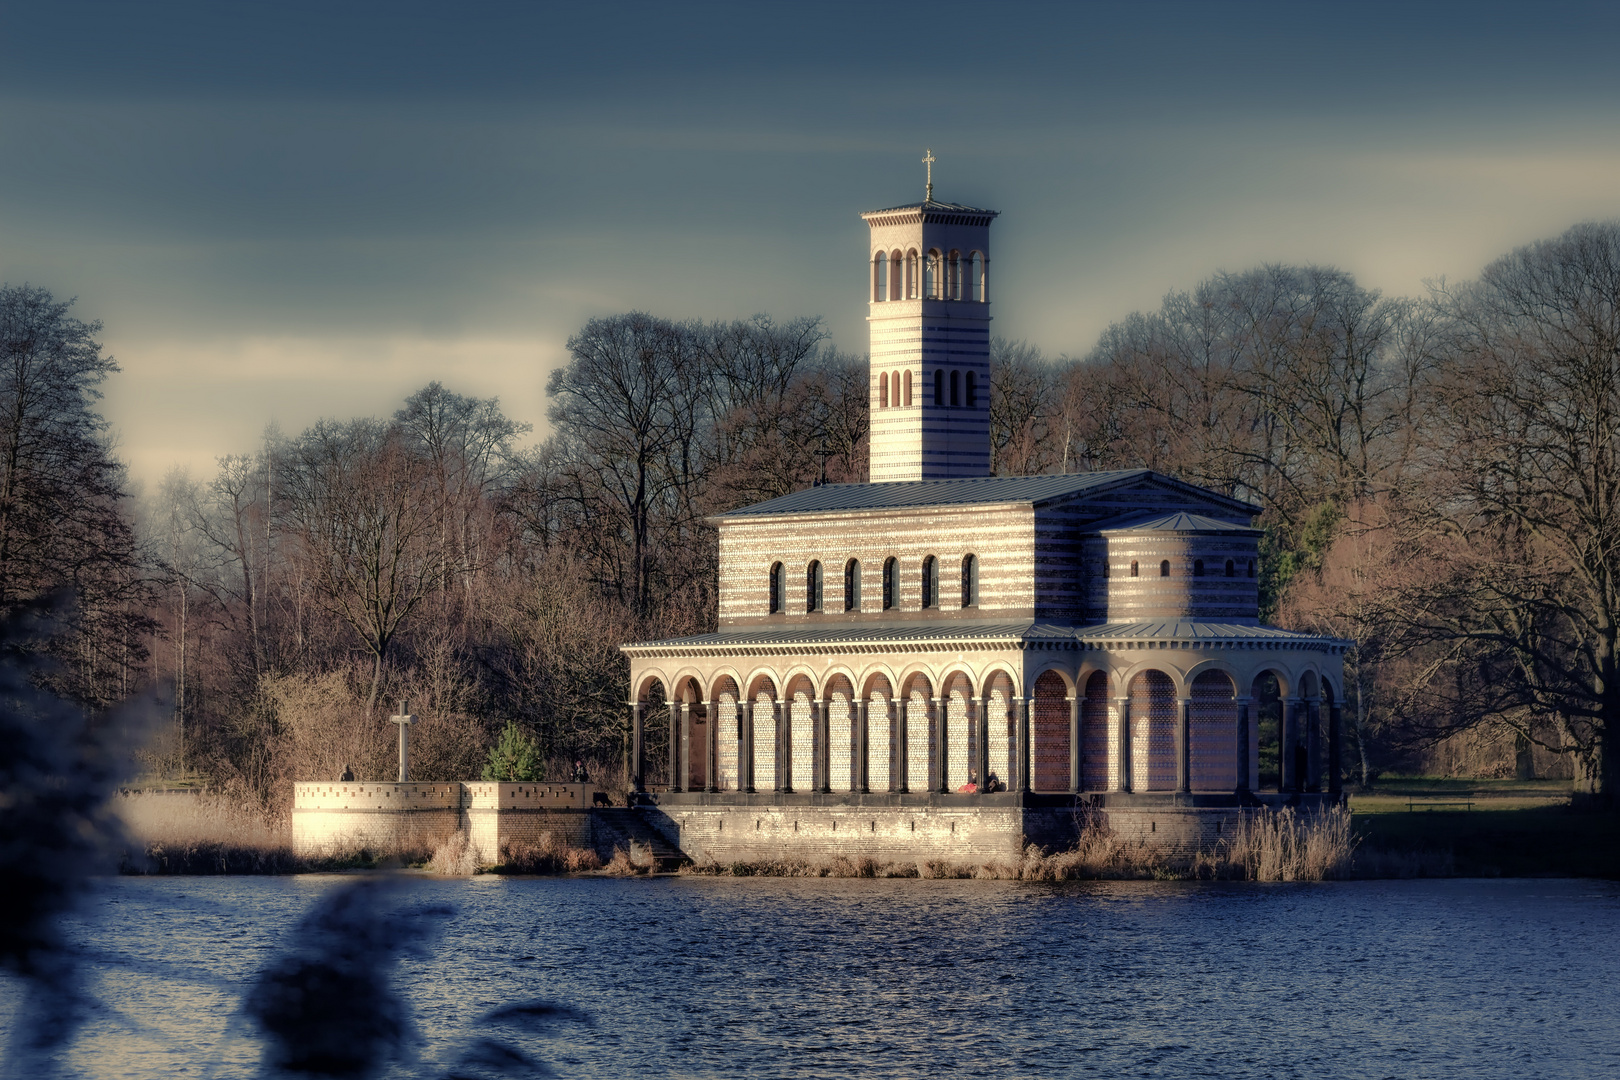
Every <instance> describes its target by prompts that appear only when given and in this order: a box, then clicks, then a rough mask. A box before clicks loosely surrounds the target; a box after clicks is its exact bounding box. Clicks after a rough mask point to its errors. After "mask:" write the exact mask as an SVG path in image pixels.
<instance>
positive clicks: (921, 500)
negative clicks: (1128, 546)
mask: <svg viewBox="0 0 1620 1080" xmlns="http://www.w3.org/2000/svg"><path fill="white" fill-rule="evenodd" d="M1147 479H1151V480H1153V481H1154V482H1155V483H1156V484H1160V485H1163V486H1165V487H1169V488H1173V489H1175V490H1177V491H1182V492H1185V493H1187V494H1189V495H1193V496H1195V497H1196V498H1198V499H1200V500H1203V501H1206V502H1208V503H1210V504H1213V505H1215V506H1219V507H1224V508H1229V509H1230V510H1231V511H1232V512H1233V513H1236V514H1247V515H1251V516H1252V515H1254V514H1258V513H1259V512H1260V507H1258V506H1252V505H1250V504H1249V503H1246V502H1243V501H1241V500H1239V499H1233V498H1228V497H1227V496H1225V495H1222V494H1220V493H1218V492H1214V491H1210V490H1209V489H1208V488H1201V487H1198V486H1196V485H1193V484H1189V483H1186V482H1185V481H1182V480H1177V479H1175V478H1174V477H1169V476H1165V475H1164V474H1162V473H1156V472H1154V471H1153V470H1152V469H1114V470H1111V471H1108V472H1093V473H1067V474H1063V473H1060V474H1057V475H1050V476H969V477H962V478H959V479H955V480H894V481H889V482H886V483H874V484H822V485H819V486H817V487H810V488H805V489H804V490H803V491H795V492H793V493H792V494H791V495H783V496H780V497H779V498H775V499H768V500H766V501H765V502H761V503H754V504H753V505H751V506H743V507H739V508H738V509H736V510H730V511H727V512H726V513H723V514H716V515H715V516H714V517H712V518H710V519H709V520H711V521H726V520H730V519H733V518H752V517H766V516H771V515H776V514H814V513H836V512H839V511H844V510H890V509H905V508H913V507H916V508H921V507H930V506H971V505H974V504H985V505H988V504H993V503H1027V504H1029V505H1032V506H1039V505H1042V504H1044V503H1049V502H1055V501H1057V500H1059V499H1066V498H1068V497H1070V496H1073V495H1078V494H1081V493H1083V492H1089V493H1093V494H1099V493H1101V492H1103V491H1106V490H1108V489H1109V488H1113V487H1119V486H1122V485H1125V484H1129V483H1134V482H1138V481H1141V480H1147ZM1156 516H1159V517H1163V516H1164V515H1163V514H1162V513H1160V514H1158V515H1156ZM1189 516H1191V515H1189ZM1206 520H1210V521H1213V520H1215V519H1213V518H1209V519H1206ZM1223 524H1225V525H1226V526H1227V527H1228V528H1241V527H1242V526H1235V525H1231V524H1230V523H1223Z"/></svg>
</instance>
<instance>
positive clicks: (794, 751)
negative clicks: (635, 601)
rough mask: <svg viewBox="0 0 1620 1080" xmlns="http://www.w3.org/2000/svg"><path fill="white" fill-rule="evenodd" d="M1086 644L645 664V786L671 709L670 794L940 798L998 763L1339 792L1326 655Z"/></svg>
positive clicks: (1059, 779) (640, 767)
mask: <svg viewBox="0 0 1620 1080" xmlns="http://www.w3.org/2000/svg"><path fill="white" fill-rule="evenodd" d="M1085 655H1086V656H1087V660H1086V661H1084V662H1082V663H1080V664H1079V665H1078V666H1077V667H1069V666H1064V665H1061V664H1045V665H1039V666H1035V665H1031V666H1032V667H1033V670H1030V671H1026V670H1024V665H1022V664H1010V663H1009V664H987V665H984V666H983V668H982V669H981V670H974V669H973V668H972V667H971V666H969V665H965V664H961V663H956V664H951V665H945V666H941V667H939V668H933V667H930V666H928V665H926V664H913V665H910V666H907V667H903V668H900V669H898V670H895V669H891V668H888V667H885V666H882V665H877V666H873V667H870V668H867V669H865V670H863V671H860V672H856V671H853V670H850V669H845V668H830V669H829V670H827V671H826V672H824V673H821V674H820V675H818V674H817V673H815V672H814V671H813V670H812V669H811V667H810V666H809V665H805V664H794V665H784V666H783V667H759V668H755V669H752V670H747V671H742V670H738V669H735V668H731V667H723V668H717V669H712V670H710V671H708V672H703V671H700V670H696V669H693V668H687V667H685V666H684V665H683V666H682V667H681V668H680V669H679V670H677V672H676V673H674V674H673V675H666V674H665V673H664V672H663V671H662V670H660V669H657V668H651V667H641V666H640V665H637V671H636V672H635V673H634V674H635V677H636V679H637V683H636V685H637V693H636V699H635V700H634V701H632V702H631V703H630V709H631V746H630V756H631V761H630V766H631V773H632V781H633V784H634V786H635V789H636V790H638V791H644V790H646V759H645V745H646V738H645V733H646V725H647V724H649V723H656V724H660V725H667V731H668V733H669V740H668V746H669V761H668V765H667V767H668V774H667V775H668V776H669V778H670V783H669V785H668V788H669V790H670V791H695V792H716V793H718V792H744V793H747V792H781V793H790V792H798V793H805V792H815V793H839V792H847V793H852V794H869V793H883V792H898V793H924V792H927V793H942V794H943V793H949V792H956V791H959V790H960V789H961V788H963V787H964V786H965V785H967V784H969V782H970V781H972V782H974V783H975V784H976V786H977V787H979V789H980V790H982V788H983V785H977V781H978V779H979V778H980V777H984V776H987V775H988V776H990V777H991V778H992V780H994V781H998V782H999V785H1001V786H1002V787H1004V788H1006V789H1010V790H1015V791H1026V792H1027V791H1033V792H1070V793H1080V792H1133V793H1139V792H1189V793H1190V792H1220V793H1228V794H1230V793H1233V792H1238V793H1244V792H1256V791H1262V790H1270V791H1278V792H1284V793H1287V792H1307V791H1313V792H1314V791H1321V790H1323V785H1324V782H1325V783H1326V785H1327V789H1328V790H1329V791H1330V792H1333V793H1337V792H1338V789H1339V783H1338V778H1339V776H1340V771H1341V770H1340V761H1339V746H1340V733H1341V714H1340V703H1341V698H1340V696H1339V695H1338V694H1337V693H1335V689H1334V686H1333V683H1332V680H1331V677H1329V676H1326V675H1324V673H1323V672H1322V671H1321V670H1320V667H1321V665H1320V664H1319V662H1318V657H1317V656H1316V655H1315V654H1312V653H1308V652H1304V651H1302V650H1288V651H1287V652H1282V653H1273V654H1267V653H1258V654H1253V655H1252V656H1250V657H1246V658H1245V660H1246V661H1247V662H1239V663H1232V662H1227V661H1226V660H1224V659H1211V660H1204V661H1202V662H1197V663H1192V664H1190V665H1187V666H1186V667H1185V668H1183V667H1182V665H1180V664H1176V663H1174V662H1169V663H1165V662H1155V661H1154V660H1147V661H1138V658H1137V657H1136V656H1134V655H1131V654H1128V653H1127V654H1123V655H1118V654H1109V653H1099V652H1098V651H1095V650H1093V651H1091V652H1088V653H1086V654H1085ZM1163 659H1164V660H1170V658H1169V657H1164V658H1163ZM1176 659H1180V657H1177V658H1176ZM1335 670H1336V666H1335ZM1267 710H1269V711H1267ZM1263 714H1264V715H1265V716H1268V717H1269V718H1270V723H1269V725H1267V724H1264V723H1263V722H1262V716H1263ZM1266 726H1269V729H1270V730H1271V731H1272V732H1273V734H1272V736H1271V738H1270V739H1269V740H1268V745H1267V747H1266V749H1267V755H1266V759H1265V760H1266V762H1267V764H1268V766H1269V768H1268V771H1267V774H1266V775H1265V777H1264V779H1265V781H1266V783H1265V785H1264V787H1262V773H1261V760H1262V758H1261V749H1262V747H1261V729H1262V727H1266ZM1324 778H1325V779H1324Z"/></svg>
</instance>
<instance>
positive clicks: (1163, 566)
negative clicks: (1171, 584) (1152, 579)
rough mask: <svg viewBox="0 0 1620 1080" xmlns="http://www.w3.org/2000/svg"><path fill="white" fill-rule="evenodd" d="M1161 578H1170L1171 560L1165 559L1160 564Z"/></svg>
mask: <svg viewBox="0 0 1620 1080" xmlns="http://www.w3.org/2000/svg"><path fill="white" fill-rule="evenodd" d="M1159 576H1160V577H1169V576H1170V560H1169V559H1165V560H1164V561H1163V562H1161V563H1160V564H1159Z"/></svg>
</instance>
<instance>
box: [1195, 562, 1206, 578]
mask: <svg viewBox="0 0 1620 1080" xmlns="http://www.w3.org/2000/svg"><path fill="white" fill-rule="evenodd" d="M1203 576H1204V560H1203V559H1194V560H1193V577H1203Z"/></svg>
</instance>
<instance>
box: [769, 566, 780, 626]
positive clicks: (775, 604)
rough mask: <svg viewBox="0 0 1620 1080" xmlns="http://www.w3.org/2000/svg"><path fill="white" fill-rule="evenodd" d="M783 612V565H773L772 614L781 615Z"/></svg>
mask: <svg viewBox="0 0 1620 1080" xmlns="http://www.w3.org/2000/svg"><path fill="white" fill-rule="evenodd" d="M781 611H782V564H781V563H772V564H771V598H770V612H771V614H772V615H779V614H781Z"/></svg>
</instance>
